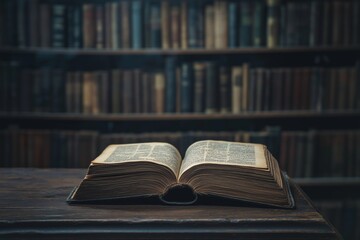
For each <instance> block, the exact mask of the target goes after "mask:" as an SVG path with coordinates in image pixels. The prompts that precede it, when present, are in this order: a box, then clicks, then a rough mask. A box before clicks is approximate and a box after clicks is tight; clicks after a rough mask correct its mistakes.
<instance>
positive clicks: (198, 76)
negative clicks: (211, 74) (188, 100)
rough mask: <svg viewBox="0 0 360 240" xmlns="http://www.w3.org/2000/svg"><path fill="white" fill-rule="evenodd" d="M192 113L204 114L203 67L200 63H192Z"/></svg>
mask: <svg viewBox="0 0 360 240" xmlns="http://www.w3.org/2000/svg"><path fill="white" fill-rule="evenodd" d="M194 76H195V79H194V80H195V82H194V112H196V113H202V112H204V101H205V98H204V85H205V81H206V79H205V77H206V75H205V65H204V63H201V62H196V63H194Z"/></svg>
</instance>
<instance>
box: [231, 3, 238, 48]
mask: <svg viewBox="0 0 360 240" xmlns="http://www.w3.org/2000/svg"><path fill="white" fill-rule="evenodd" d="M228 7H229V9H228V34H229V36H228V41H229V42H228V47H229V48H235V47H237V46H238V39H237V37H238V35H239V34H238V32H237V30H238V23H239V20H238V18H237V17H238V14H237V10H238V4H237V2H229V5H228Z"/></svg>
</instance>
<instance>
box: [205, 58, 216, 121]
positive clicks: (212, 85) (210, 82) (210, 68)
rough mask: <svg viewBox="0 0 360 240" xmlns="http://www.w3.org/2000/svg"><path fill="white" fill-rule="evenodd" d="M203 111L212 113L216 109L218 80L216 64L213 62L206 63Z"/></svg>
mask: <svg viewBox="0 0 360 240" xmlns="http://www.w3.org/2000/svg"><path fill="white" fill-rule="evenodd" d="M205 89H206V90H205V99H206V101H205V113H208V114H212V113H215V112H217V110H218V106H217V103H218V92H217V89H218V82H217V72H216V65H215V64H214V63H213V62H207V63H206V84H205Z"/></svg>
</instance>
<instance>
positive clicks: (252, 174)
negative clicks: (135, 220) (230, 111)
mask: <svg viewBox="0 0 360 240" xmlns="http://www.w3.org/2000/svg"><path fill="white" fill-rule="evenodd" d="M184 188H185V189H186V188H187V189H188V190H190V191H183V192H184V193H186V192H187V193H189V192H190V193H191V194H192V196H188V197H187V196H179V199H176V197H175V199H173V194H170V193H173V192H176V191H181V190H183V189H184ZM197 195H210V196H216V197H223V198H230V199H236V200H242V201H247V202H254V203H260V204H265V205H271V206H278V207H284V208H292V207H293V206H294V201H293V198H292V195H291V191H290V188H289V184H288V181H287V177H286V176H285V175H283V174H282V172H281V171H280V169H279V165H278V163H277V161H276V160H275V158H274V157H273V156H272V155H271V153H270V152H269V151H268V150H267V148H266V146H264V145H261V144H249V143H237V142H226V141H212V140H207V141H199V142H195V143H194V144H192V145H191V146H190V147H189V148H188V149H187V151H186V154H185V157H184V159H182V158H181V155H180V153H179V152H178V150H177V149H176V148H175V147H174V146H172V145H170V144H168V143H159V142H152V143H136V144H120V145H110V146H108V147H107V148H106V149H105V150H104V151H103V152H102V153H101V155H99V156H98V157H97V158H96V159H95V160H93V161H92V162H91V164H90V166H89V169H88V172H87V175H86V176H85V178H84V179H83V181H82V182H81V183H80V185H79V186H78V187H76V188H75V189H74V190H73V191H72V193H71V194H70V196H69V198H68V200H67V201H68V202H69V203H75V202H84V201H85V202H86V201H96V200H107V199H122V198H133V197H146V196H159V197H160V199H162V200H163V201H165V202H167V203H179V202H180V203H184V204H186V203H192V202H194V201H196V199H197ZM174 196H176V194H175V195H174Z"/></svg>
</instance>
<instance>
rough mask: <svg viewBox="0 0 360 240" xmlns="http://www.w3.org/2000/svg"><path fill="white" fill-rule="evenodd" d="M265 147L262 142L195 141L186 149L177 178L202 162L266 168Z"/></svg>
mask: <svg viewBox="0 0 360 240" xmlns="http://www.w3.org/2000/svg"><path fill="white" fill-rule="evenodd" d="M265 149H266V147H265V146H264V145H262V144H250V143H237V142H226V141H213V140H206V141H199V142H196V143H194V144H192V145H191V146H190V147H189V148H188V149H187V151H186V154H185V158H184V160H183V162H182V165H181V168H180V174H179V178H180V176H181V174H182V173H184V172H185V171H186V170H188V169H189V168H191V167H193V166H195V165H199V164H204V163H206V164H208V163H210V164H221V165H235V166H245V167H254V168H263V169H267V168H268V166H267V162H266V157H265Z"/></svg>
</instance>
